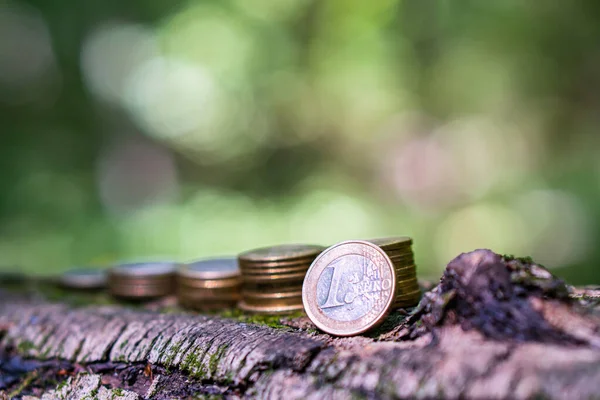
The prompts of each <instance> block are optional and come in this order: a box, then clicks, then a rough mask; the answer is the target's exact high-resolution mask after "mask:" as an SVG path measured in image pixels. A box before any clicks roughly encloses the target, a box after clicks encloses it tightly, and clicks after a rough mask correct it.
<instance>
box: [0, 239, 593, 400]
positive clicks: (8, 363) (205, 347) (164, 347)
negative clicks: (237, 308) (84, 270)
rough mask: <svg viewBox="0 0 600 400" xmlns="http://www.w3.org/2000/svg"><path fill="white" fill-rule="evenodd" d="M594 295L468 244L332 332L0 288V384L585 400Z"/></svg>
mask: <svg viewBox="0 0 600 400" xmlns="http://www.w3.org/2000/svg"><path fill="white" fill-rule="evenodd" d="M599 293H600V291H598V290H595V289H592V288H590V289H575V288H571V287H569V286H567V285H565V284H564V282H562V281H561V280H559V279H557V278H556V277H554V276H552V275H551V274H550V273H549V272H548V271H547V270H545V269H544V268H543V267H541V266H539V265H536V264H534V263H533V262H532V261H531V260H527V259H513V258H508V257H502V256H499V255H496V254H494V253H492V252H490V251H487V250H478V251H475V252H472V253H468V254H463V255H461V256H459V257H458V258H456V259H455V260H453V261H452V262H451V263H450V264H449V265H448V267H447V269H446V271H445V273H444V275H443V277H442V279H441V281H440V284H439V285H437V286H436V287H435V288H433V289H432V290H430V291H428V292H427V293H425V295H424V297H423V300H422V301H421V304H420V305H419V307H417V308H416V309H414V310H410V312H407V311H406V310H398V311H395V312H393V313H392V314H391V315H390V316H389V317H388V319H387V320H386V322H385V323H384V325H383V326H381V327H380V328H378V329H377V330H376V331H374V332H371V333H370V334H368V335H363V336H356V337H350V338H335V337H332V336H329V335H326V334H322V333H320V332H318V331H317V330H316V329H315V328H314V326H313V325H312V324H311V323H310V321H309V320H308V319H307V318H306V317H298V318H282V319H281V321H280V322H281V325H279V324H278V325H277V326H275V327H271V326H267V325H264V324H256V323H247V322H243V321H240V320H238V319H232V318H222V317H219V316H206V315H198V314H190V313H183V312H175V313H173V312H171V313H161V312H154V311H147V310H143V309H139V308H138V309H132V308H127V307H123V306H120V305H113V306H94V305H90V306H82V307H81V306H80V307H74V306H71V305H67V304H63V303H52V304H50V303H47V302H45V301H40V300H39V299H38V300H32V299H26V298H25V299H24V298H23V297H22V296H15V295H10V294H7V293H4V292H1V293H0V337H2V340H1V342H0V349H1V357H0V360H1V361H0V384H2V379H3V377H4V386H5V387H4V395H5V396H8V395H9V394H10V393H13V394H15V393H18V394H16V396H20V395H24V394H29V395H34V396H36V397H37V398H39V397H41V398H43V399H46V398H69V399H83V398H99V399H103V398H115V399H117V398H119V399H120V398H123V399H137V398H140V399H141V398H150V399H167V398H188V397H190V398H191V396H198V395H202V396H213V395H215V396H224V397H226V398H265V399H278V398H285V399H295V398H298V399H300V398H302V399H329V398H340V399H345V398H373V399H375V398H384V399H385V398H459V397H467V398H522V399H526V398H532V397H543V398H550V399H578V398H598V397H600V306H599V304H600V300H599V298H600V296H599ZM53 381H57V382H58V384H52V382H53ZM49 382H50V383H49ZM0 388H1V386H0ZM19 389H20V390H19ZM0 393H2V392H0ZM0 396H1V395H0ZM44 396H45V397H44ZM0 398H1V397H0Z"/></svg>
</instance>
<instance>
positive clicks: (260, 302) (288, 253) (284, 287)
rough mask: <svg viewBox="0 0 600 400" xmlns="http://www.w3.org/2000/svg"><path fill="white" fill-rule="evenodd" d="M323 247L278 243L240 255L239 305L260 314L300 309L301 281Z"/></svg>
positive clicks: (283, 312)
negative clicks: (240, 294)
mask: <svg viewBox="0 0 600 400" xmlns="http://www.w3.org/2000/svg"><path fill="white" fill-rule="evenodd" d="M324 249H325V248H324V247H322V246H315V245H302V244H299V245H280V246H274V247H265V248H260V249H256V250H251V251H247V252H245V253H242V254H240V255H239V256H238V260H239V264H240V269H241V271H242V281H243V284H242V301H241V302H240V303H239V304H238V307H239V308H240V309H242V310H243V311H248V312H253V313H261V314H285V313H290V312H293V311H299V310H302V309H303V305H302V282H303V281H304V277H305V275H306V271H307V270H308V268H309V267H310V264H311V263H312V262H313V260H314V259H315V258H316V257H317V256H318V255H319V254H320V253H321V251H323V250H324Z"/></svg>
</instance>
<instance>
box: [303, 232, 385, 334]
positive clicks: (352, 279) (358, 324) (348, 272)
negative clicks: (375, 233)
mask: <svg viewBox="0 0 600 400" xmlns="http://www.w3.org/2000/svg"><path fill="white" fill-rule="evenodd" d="M395 293H396V272H395V270H394V265H393V263H392V261H391V260H390V259H389V257H388V256H387V254H386V253H385V252H384V251H383V250H382V249H381V248H379V247H378V246H376V245H374V244H372V243H369V242H365V241H358V240H357V241H348V242H343V243H340V244H337V245H334V246H332V247H330V248H328V249H327V250H325V251H324V252H323V253H321V255H320V256H319V257H317V259H316V260H315V261H314V262H313V264H312V265H311V267H310V269H309V270H308V272H307V275H306V278H305V280H304V285H303V287H302V301H303V303H304V308H305V310H306V313H307V314H308V316H309V318H310V319H311V320H312V321H313V322H314V323H315V325H317V326H318V327H319V328H320V329H321V330H323V331H325V332H327V333H331V334H334V335H338V336H350V335H356V334H359V333H362V332H365V331H367V330H368V329H370V328H372V327H373V326H375V325H377V324H379V323H380V322H382V321H383V319H384V318H385V316H386V314H387V312H388V310H389V309H390V307H391V306H392V304H393V301H394V298H395Z"/></svg>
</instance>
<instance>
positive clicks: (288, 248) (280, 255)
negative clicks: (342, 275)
mask: <svg viewBox="0 0 600 400" xmlns="http://www.w3.org/2000/svg"><path fill="white" fill-rule="evenodd" d="M323 249H324V247H323V246H317V245H307V244H284V245H278V246H271V247H262V248H259V249H255V250H250V251H246V252H244V253H241V254H240V255H239V256H238V258H239V259H240V261H241V262H267V261H282V260H293V259H298V258H309V257H316V256H317V255H319V253H321V251H323Z"/></svg>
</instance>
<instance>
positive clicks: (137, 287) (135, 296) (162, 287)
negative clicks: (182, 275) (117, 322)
mask: <svg viewBox="0 0 600 400" xmlns="http://www.w3.org/2000/svg"><path fill="white" fill-rule="evenodd" d="M174 281H175V263H172V262H140V263H131V264H120V265H117V266H115V267H113V268H111V269H110V271H109V274H108V288H109V291H110V293H111V294H112V295H113V296H115V297H118V298H122V299H129V300H151V299H156V298H159V297H164V296H167V295H169V294H173V293H174V288H175V285H174Z"/></svg>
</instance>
